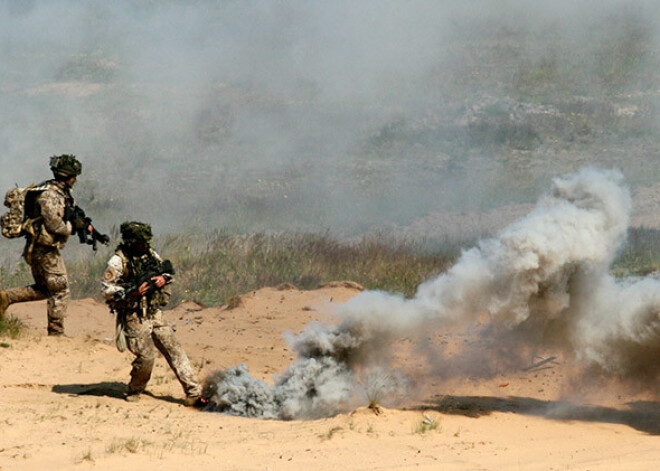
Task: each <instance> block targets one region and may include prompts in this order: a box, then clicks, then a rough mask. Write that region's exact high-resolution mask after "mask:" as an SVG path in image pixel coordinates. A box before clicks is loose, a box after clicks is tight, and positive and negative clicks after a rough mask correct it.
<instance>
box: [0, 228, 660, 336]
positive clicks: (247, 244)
mask: <svg viewBox="0 0 660 471" xmlns="http://www.w3.org/2000/svg"><path fill="white" fill-rule="evenodd" d="M468 245H472V242H471V241H470V242H468V241H465V242H463V243H454V244H452V243H448V242H445V243H442V242H440V243H435V244H431V243H429V242H427V241H416V242H415V241H406V240H404V241H401V240H393V239H389V238H388V237H386V236H384V235H377V236H372V237H366V238H363V239H360V240H358V241H354V242H351V243H348V242H339V241H337V240H336V239H333V238H332V237H330V236H329V235H327V234H313V233H303V234H293V233H281V234H263V233H258V234H251V235H231V234H221V233H213V234H206V235H182V234H178V235H169V236H164V237H161V238H156V239H155V241H154V247H155V248H156V250H157V251H158V252H159V253H160V254H161V256H163V257H164V258H169V259H171V260H172V262H173V264H174V267H175V269H176V283H175V284H174V285H173V287H172V288H173V293H172V304H171V305H175V304H177V303H179V302H182V301H185V300H189V301H194V302H197V303H200V304H202V305H205V306H220V305H224V304H236V303H239V302H240V295H242V294H244V293H248V292H250V291H253V290H256V289H260V288H263V287H267V286H271V287H275V286H278V285H281V284H283V283H290V284H292V285H294V286H295V287H296V288H298V289H315V288H317V287H318V286H319V284H321V283H324V282H328V281H338V280H350V281H354V282H357V283H359V284H361V285H362V286H364V287H365V288H366V289H371V290H384V291H388V292H396V293H402V294H403V295H405V296H406V297H411V296H412V295H414V293H415V292H416V290H417V287H418V285H419V284H420V283H421V282H422V281H424V280H426V279H429V278H432V277H435V276H437V275H439V274H440V273H442V272H444V271H446V270H447V269H448V268H449V267H450V266H451V265H452V264H453V263H454V262H455V261H456V260H457V258H458V256H459V254H460V249H461V248H463V247H467V246H468ZM79 253H82V254H83V255H81V256H78V257H67V254H65V259H66V262H67V270H68V273H69V277H70V283H71V290H72V297H73V298H74V299H79V298H84V297H93V298H96V299H101V298H100V293H99V287H100V280H101V277H102V274H103V270H104V268H105V264H106V262H107V260H108V258H109V257H110V255H111V254H112V248H109V247H104V248H101V249H99V251H98V253H96V254H92V253H91V252H88V251H85V252H79ZM659 270H660V230H655V229H646V228H631V229H630V231H629V236H628V240H627V243H626V244H625V245H624V247H623V248H622V249H621V250H620V252H619V254H618V256H617V258H616V259H615V261H614V264H613V267H612V272H613V273H614V274H615V275H617V276H627V275H633V276H643V275H647V274H649V273H652V272H655V271H659ZM31 282H32V279H31V274H30V271H29V269H28V268H27V266H26V265H25V263H23V262H20V263H17V264H16V265H15V266H11V267H8V266H5V267H2V268H0V286H2V287H11V286H20V285H23V284H29V283H31ZM0 329H1V330H0V335H5V336H13V335H18V332H19V331H20V322H19V321H18V320H15V319H12V318H6V319H5V320H3V321H2V324H0Z"/></svg>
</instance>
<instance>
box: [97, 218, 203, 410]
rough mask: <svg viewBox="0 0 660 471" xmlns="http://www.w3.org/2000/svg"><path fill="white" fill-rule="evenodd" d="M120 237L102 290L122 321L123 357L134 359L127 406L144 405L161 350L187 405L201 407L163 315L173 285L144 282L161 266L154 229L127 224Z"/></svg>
mask: <svg viewBox="0 0 660 471" xmlns="http://www.w3.org/2000/svg"><path fill="white" fill-rule="evenodd" d="M120 231H121V236H122V242H121V243H120V245H119V246H118V247H117V250H116V251H115V254H114V255H113V256H112V257H111V258H110V260H109V261H108V264H107V267H106V269H105V272H104V274H103V281H102V282H101V285H102V293H103V297H104V298H105V300H106V302H107V304H108V305H109V306H110V308H111V310H112V311H114V312H115V313H116V315H117V347H118V348H119V350H120V351H123V349H124V348H125V347H126V346H127V347H128V350H130V352H131V353H133V355H135V360H134V361H133V369H132V370H131V381H130V383H129V384H128V391H127V395H126V400H127V401H130V402H134V401H137V400H139V398H140V394H141V393H142V392H144V390H145V388H146V387H147V383H148V382H149V379H150V378H151V371H152V369H153V366H154V360H155V356H156V348H157V349H158V350H159V351H160V352H161V353H162V354H163V356H164V357H165V359H166V360H167V362H168V363H169V365H170V367H171V368H172V370H173V371H174V373H175V374H176V377H177V379H178V380H179V382H180V383H181V386H183V390H184V392H185V394H186V400H185V404H186V405H188V406H195V407H199V406H201V405H202V400H201V398H200V396H201V393H202V388H201V385H200V383H199V381H198V380H197V378H196V375H195V373H194V371H193V369H192V366H191V364H190V360H189V359H188V356H187V355H186V352H185V351H184V350H183V348H182V347H181V344H180V343H179V342H178V340H177V339H176V337H175V336H174V331H173V330H172V327H171V326H170V325H169V324H168V323H167V322H166V321H165V320H164V319H163V313H162V311H161V307H163V306H165V305H166V304H167V303H168V302H169V299H170V290H169V281H168V280H167V279H166V278H165V277H164V276H162V275H158V276H153V277H151V278H150V281H149V282H147V281H142V282H141V283H140V282H139V280H140V279H141V278H142V279H143V278H144V276H145V273H146V275H147V276H148V274H149V273H150V270H148V268H149V267H153V266H160V263H161V262H162V259H161V258H160V256H159V255H158V254H157V253H156V252H155V251H154V250H153V249H152V248H151V247H150V241H151V237H152V234H151V227H150V226H149V225H148V224H144V223H141V222H125V223H123V224H122V225H121V228H120ZM136 282H137V285H139V286H136ZM129 290H133V291H129Z"/></svg>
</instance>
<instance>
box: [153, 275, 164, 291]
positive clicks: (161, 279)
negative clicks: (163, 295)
mask: <svg viewBox="0 0 660 471" xmlns="http://www.w3.org/2000/svg"><path fill="white" fill-rule="evenodd" d="M151 280H152V281H153V282H154V284H155V285H156V286H157V287H158V288H162V287H163V286H165V285H166V284H167V280H166V279H165V277H164V276H163V275H158V276H152V277H151Z"/></svg>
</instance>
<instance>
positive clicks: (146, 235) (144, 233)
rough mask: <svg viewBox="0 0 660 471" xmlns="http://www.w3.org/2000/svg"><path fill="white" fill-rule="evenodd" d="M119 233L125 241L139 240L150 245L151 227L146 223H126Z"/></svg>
mask: <svg viewBox="0 0 660 471" xmlns="http://www.w3.org/2000/svg"><path fill="white" fill-rule="evenodd" d="M119 231H120V232H121V238H122V239H124V240H125V241H133V240H139V241H141V242H146V243H149V241H150V240H151V237H152V233H151V226H150V225H149V224H146V223H144V222H137V221H126V222H124V223H122V225H121V226H120V227H119Z"/></svg>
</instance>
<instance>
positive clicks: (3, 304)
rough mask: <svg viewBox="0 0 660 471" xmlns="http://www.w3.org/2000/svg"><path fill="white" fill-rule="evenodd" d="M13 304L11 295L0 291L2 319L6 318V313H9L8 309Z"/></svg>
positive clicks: (0, 315)
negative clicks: (10, 298) (10, 299)
mask: <svg viewBox="0 0 660 471" xmlns="http://www.w3.org/2000/svg"><path fill="white" fill-rule="evenodd" d="M10 304H11V303H10V302H9V295H8V294H7V291H5V290H4V289H3V290H0V319H2V318H3V317H5V312H7V308H8V307H9V305H10Z"/></svg>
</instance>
